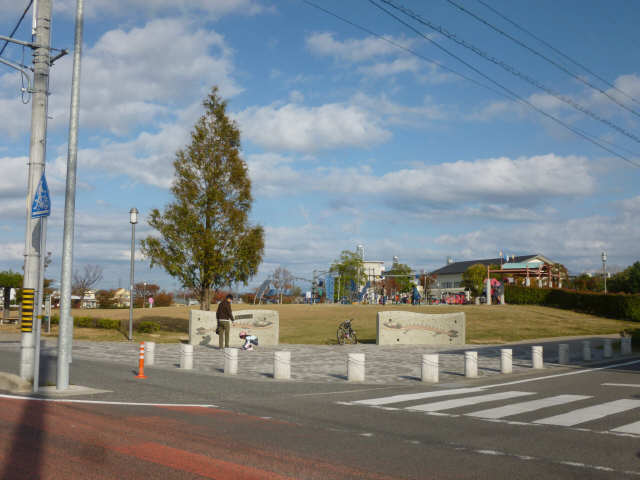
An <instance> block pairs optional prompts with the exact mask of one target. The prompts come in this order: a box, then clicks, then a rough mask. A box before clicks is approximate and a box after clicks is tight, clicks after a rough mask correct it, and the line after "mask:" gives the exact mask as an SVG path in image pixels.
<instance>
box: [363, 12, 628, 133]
mask: <svg viewBox="0 0 640 480" xmlns="http://www.w3.org/2000/svg"><path fill="white" fill-rule="evenodd" d="M370 1H371V0H370ZM380 1H381V2H383V3H385V4H387V5H389V6H390V7H392V8H394V9H395V10H398V11H400V12H402V13H403V14H404V15H406V16H407V17H409V18H411V19H412V20H414V21H416V22H419V23H421V24H422V25H425V26H427V27H429V28H431V29H432V30H434V31H436V32H438V33H440V34H442V35H444V36H445V37H447V38H449V39H450V40H452V41H454V42H455V43H457V44H458V45H460V46H462V47H464V48H466V49H468V50H471V51H472V52H474V53H475V54H476V55H478V56H480V57H482V58H484V59H485V60H487V61H489V62H491V63H493V64H495V65H498V66H499V67H500V68H502V69H504V70H506V71H507V72H509V73H511V74H512V75H514V76H516V77H519V78H521V79H522V80H524V81H526V82H527V83H529V84H531V85H533V86H535V87H536V88H538V89H540V90H542V91H544V92H546V93H548V94H549V95H551V96H552V97H554V98H557V99H558V100H560V101H562V102H564V103H566V104H567V105H570V106H572V107H573V108H575V109H576V110H578V111H579V112H582V113H584V114H585V115H587V116H589V117H591V118H593V119H594V120H597V121H599V122H601V123H603V124H605V125H607V126H609V127H611V128H612V129H614V130H616V131H617V132H619V133H621V134H622V135H624V136H626V137H629V138H631V139H632V140H634V141H636V142H638V143H640V137H638V136H636V135H635V134H633V133H631V132H629V131H627V130H625V129H624V128H622V127H620V126H619V125H617V124H615V123H614V122H612V121H610V120H607V119H606V118H603V117H601V116H600V115H598V114H597V113H594V112H592V111H591V110H589V109H588V108H586V107H584V106H582V105H581V104H580V103H578V102H576V101H575V100H573V99H571V98H568V97H565V96H564V95H562V94H560V93H558V92H556V91H555V90H553V89H551V88H549V87H547V86H546V85H544V84H543V83H541V82H539V81H538V80H536V79H534V78H533V77H530V76H529V75H527V74H525V73H522V72H520V71H519V70H518V69H516V68H515V67H513V66H511V65H509V64H508V63H506V62H504V61H502V60H500V59H497V58H495V57H493V56H491V55H489V54H488V53H486V52H484V51H483V50H481V49H479V48H478V47H476V46H475V45H472V44H471V43H469V42H466V41H464V40H461V39H459V38H458V37H457V36H456V35H455V34H453V33H451V32H449V31H448V30H447V29H445V28H444V27H441V26H439V25H435V24H434V23H432V22H430V21H429V20H427V19H425V18H423V17H421V16H420V15H418V14H417V13H415V12H413V11H411V10H410V9H408V8H406V7H404V6H402V5H398V4H396V3H395V2H393V1H391V0H380ZM372 3H373V2H372ZM374 5H376V4H375V3H374Z"/></svg>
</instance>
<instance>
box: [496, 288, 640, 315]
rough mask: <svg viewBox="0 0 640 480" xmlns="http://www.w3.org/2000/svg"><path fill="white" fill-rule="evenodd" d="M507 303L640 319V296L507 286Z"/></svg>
mask: <svg viewBox="0 0 640 480" xmlns="http://www.w3.org/2000/svg"><path fill="white" fill-rule="evenodd" d="M505 300H506V302H507V303H515V304H525V305H545V306H549V307H557V308H564V309H566V310H575V311H578V312H584V313H591V314H593V315H599V316H601V317H610V318H618V319H621V320H632V321H635V322H640V295H624V294H609V295H605V294H603V293H593V292H576V291H573V290H561V289H548V288H531V287H516V286H511V285H509V286H507V287H506V289H505Z"/></svg>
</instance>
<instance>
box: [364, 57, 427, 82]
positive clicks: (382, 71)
mask: <svg viewBox="0 0 640 480" xmlns="http://www.w3.org/2000/svg"><path fill="white" fill-rule="evenodd" d="M420 67H421V65H420V61H419V60H418V59H417V58H415V57H402V58H396V59H395V60H392V61H391V62H379V63H375V64H373V65H366V66H360V67H358V71H360V72H362V73H364V74H366V75H372V76H375V77H388V76H390V75H397V74H399V73H406V72H411V73H416V72H418V71H419V70H420Z"/></svg>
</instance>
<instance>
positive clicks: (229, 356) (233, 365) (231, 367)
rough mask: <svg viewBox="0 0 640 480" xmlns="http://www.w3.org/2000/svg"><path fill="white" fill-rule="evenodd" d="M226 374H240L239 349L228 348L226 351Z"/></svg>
mask: <svg viewBox="0 0 640 480" xmlns="http://www.w3.org/2000/svg"><path fill="white" fill-rule="evenodd" d="M224 373H226V374H227V375H236V374H237V373H238V349H237V348H230V347H227V348H225V349H224Z"/></svg>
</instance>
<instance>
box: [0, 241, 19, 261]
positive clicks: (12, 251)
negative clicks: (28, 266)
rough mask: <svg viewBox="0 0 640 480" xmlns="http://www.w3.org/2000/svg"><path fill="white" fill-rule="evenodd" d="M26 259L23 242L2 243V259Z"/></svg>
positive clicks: (0, 244) (0, 250)
mask: <svg viewBox="0 0 640 480" xmlns="http://www.w3.org/2000/svg"><path fill="white" fill-rule="evenodd" d="M23 259H24V242H23V243H12V242H7V243H0V261H9V262H11V261H14V262H15V261H19V260H23Z"/></svg>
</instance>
